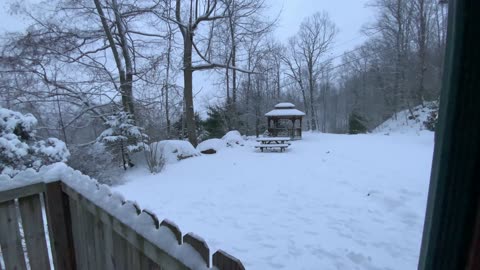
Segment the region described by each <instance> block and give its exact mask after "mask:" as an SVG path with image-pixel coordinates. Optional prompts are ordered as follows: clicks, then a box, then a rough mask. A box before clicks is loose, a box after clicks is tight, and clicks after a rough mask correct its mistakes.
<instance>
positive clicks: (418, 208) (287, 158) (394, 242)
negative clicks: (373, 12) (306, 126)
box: [114, 132, 433, 270]
mask: <svg viewBox="0 0 480 270" xmlns="http://www.w3.org/2000/svg"><path fill="white" fill-rule="evenodd" d="M254 144H255V142H254V141H253V140H247V141H245V142H244V146H243V147H242V146H238V147H233V148H230V147H227V148H224V149H222V150H221V151H219V152H217V153H216V154H213V155H201V156H198V157H192V158H189V159H185V160H181V161H179V162H177V163H174V164H169V165H168V166H167V167H166V168H165V170H164V171H162V172H161V173H159V174H156V175H152V174H150V173H149V172H148V170H147V169H146V168H135V169H134V170H133V171H131V172H130V173H129V174H128V175H127V178H128V182H127V183H126V184H124V185H122V186H117V187H115V188H114V189H115V190H116V191H118V192H120V193H122V194H123V195H124V196H125V197H126V198H129V199H132V200H137V201H138V202H139V204H141V205H142V206H145V207H146V208H147V209H150V210H151V211H153V212H155V213H156V214H157V215H158V216H159V217H160V218H168V219H171V220H175V221H176V222H177V224H178V225H179V226H180V227H181V228H182V229H183V230H184V233H187V232H190V231H191V232H194V233H196V234H198V235H201V236H202V237H204V238H205V240H206V241H207V242H208V243H209V245H210V249H211V250H215V249H217V248H222V249H224V250H226V251H227V252H228V253H230V254H232V255H234V256H235V257H237V258H239V259H240V260H241V261H242V262H243V263H244V265H245V267H246V269H249V270H268V269H298V270H301V269H322V270H336V269H358V270H367V269H390V270H407V269H416V265H417V263H418V257H419V251H420V242H421V236H422V228H423V220H424V215H425V206H426V198H427V192H428V181H429V174H430V166H431V158H432V151H433V133H432V132H422V133H420V134H419V136H405V135H402V134H391V135H390V136H384V135H383V134H368V135H333V134H312V133H306V134H305V135H304V138H303V140H301V141H294V142H293V143H292V145H291V147H289V148H288V149H287V151H286V152H284V153H279V152H276V153H271V152H265V153H261V152H259V151H258V150H255V149H254V148H253V145H254Z"/></svg>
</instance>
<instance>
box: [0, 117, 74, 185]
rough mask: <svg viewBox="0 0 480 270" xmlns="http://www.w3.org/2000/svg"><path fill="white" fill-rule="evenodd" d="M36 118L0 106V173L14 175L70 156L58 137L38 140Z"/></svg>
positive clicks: (63, 160)
mask: <svg viewBox="0 0 480 270" xmlns="http://www.w3.org/2000/svg"><path fill="white" fill-rule="evenodd" d="M36 125H37V119H36V118H35V117H34V116H33V115H31V114H21V113H19V112H15V111H12V110H8V109H5V108H1V107H0V173H3V174H8V175H9V176H14V175H16V174H17V173H18V172H20V171H22V170H25V169H28V168H32V169H35V170H38V169H39V168H40V167H42V166H44V165H48V164H51V163H55V162H66V161H67V159H68V157H69V156H70V152H69V151H68V149H67V146H66V145H65V143H64V142H62V141H61V140H58V139H55V138H48V139H46V140H37V138H36V136H35V135H36V133H35V126H36Z"/></svg>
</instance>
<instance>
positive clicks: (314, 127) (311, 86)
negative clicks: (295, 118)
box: [308, 63, 318, 130]
mask: <svg viewBox="0 0 480 270" xmlns="http://www.w3.org/2000/svg"><path fill="white" fill-rule="evenodd" d="M308 89H309V91H310V118H311V119H310V121H311V123H310V125H311V129H312V130H317V129H318V126H317V119H316V114H315V106H314V105H313V104H314V102H315V101H314V99H315V96H314V89H315V81H314V78H313V64H312V63H308Z"/></svg>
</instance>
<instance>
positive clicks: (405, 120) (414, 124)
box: [373, 102, 437, 134]
mask: <svg viewBox="0 0 480 270" xmlns="http://www.w3.org/2000/svg"><path fill="white" fill-rule="evenodd" d="M436 106H437V104H436V103H434V102H428V103H425V106H417V107H415V108H413V109H412V112H413V115H414V116H415V117H412V113H410V111H409V110H404V111H401V112H398V113H397V115H396V117H395V116H392V117H391V118H390V119H388V120H387V121H385V122H383V123H382V124H381V125H379V126H378V127H377V128H375V129H374V130H373V133H383V134H385V133H402V134H407V133H417V134H418V133H419V132H423V131H428V130H427V128H426V127H425V124H424V122H425V121H427V119H428V117H429V115H430V114H431V112H432V111H435V108H436Z"/></svg>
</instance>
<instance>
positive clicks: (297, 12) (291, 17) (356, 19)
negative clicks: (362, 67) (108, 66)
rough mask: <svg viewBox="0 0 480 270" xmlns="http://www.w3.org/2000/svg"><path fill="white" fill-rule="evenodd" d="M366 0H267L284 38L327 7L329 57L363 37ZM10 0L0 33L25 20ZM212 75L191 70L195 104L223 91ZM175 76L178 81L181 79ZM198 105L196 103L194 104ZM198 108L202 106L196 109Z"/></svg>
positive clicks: (3, 7) (0, 14) (369, 13)
mask: <svg viewBox="0 0 480 270" xmlns="http://www.w3.org/2000/svg"><path fill="white" fill-rule="evenodd" d="M39 1H40V0H24V1H23V3H26V2H39ZM368 1H369V0H267V3H268V4H269V6H270V7H271V8H270V12H269V13H270V14H269V16H271V17H276V16H277V15H278V14H279V13H280V17H279V25H278V27H277V29H276V32H275V37H277V38H278V39H279V40H280V41H282V42H285V41H286V40H287V39H288V38H289V37H290V36H292V35H294V34H295V33H296V32H297V30H298V27H299V25H300V23H301V22H302V20H303V19H304V18H305V17H307V16H310V15H312V14H314V13H315V12H317V11H320V12H321V11H324V10H325V11H327V12H328V13H329V14H330V17H331V19H332V20H333V21H334V22H335V24H336V25H337V27H338V29H339V33H338V35H337V38H336V40H335V44H336V45H334V48H333V49H332V50H331V51H329V52H328V54H327V55H326V56H325V58H331V57H334V56H337V55H340V54H342V53H343V52H345V51H348V50H351V49H353V48H354V47H355V46H357V45H359V44H361V43H362V42H363V41H364V40H365V36H363V35H362V33H361V32H360V30H361V27H362V26H363V25H365V24H366V23H368V22H370V20H371V18H372V17H373V15H374V12H373V10H372V8H368V7H366V6H365V5H366V3H367V2H368ZM11 2H12V0H0V37H1V35H2V34H3V33H5V31H19V30H22V29H25V27H26V22H25V21H24V20H22V18H20V17H18V16H16V15H11V14H10V10H9V9H10V8H9V7H10V3H11ZM213 79H214V76H213V75H212V73H211V72H196V73H195V74H194V92H199V91H200V93H199V95H198V96H197V97H196V100H197V104H198V103H204V102H205V101H206V100H212V98H215V97H217V98H218V97H221V96H222V95H223V93H221V92H219V91H218V89H217V88H218V87H216V86H214V85H213ZM182 82H183V81H182V80H179V83H182ZM197 108H199V107H197ZM199 111H202V109H199Z"/></svg>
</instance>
